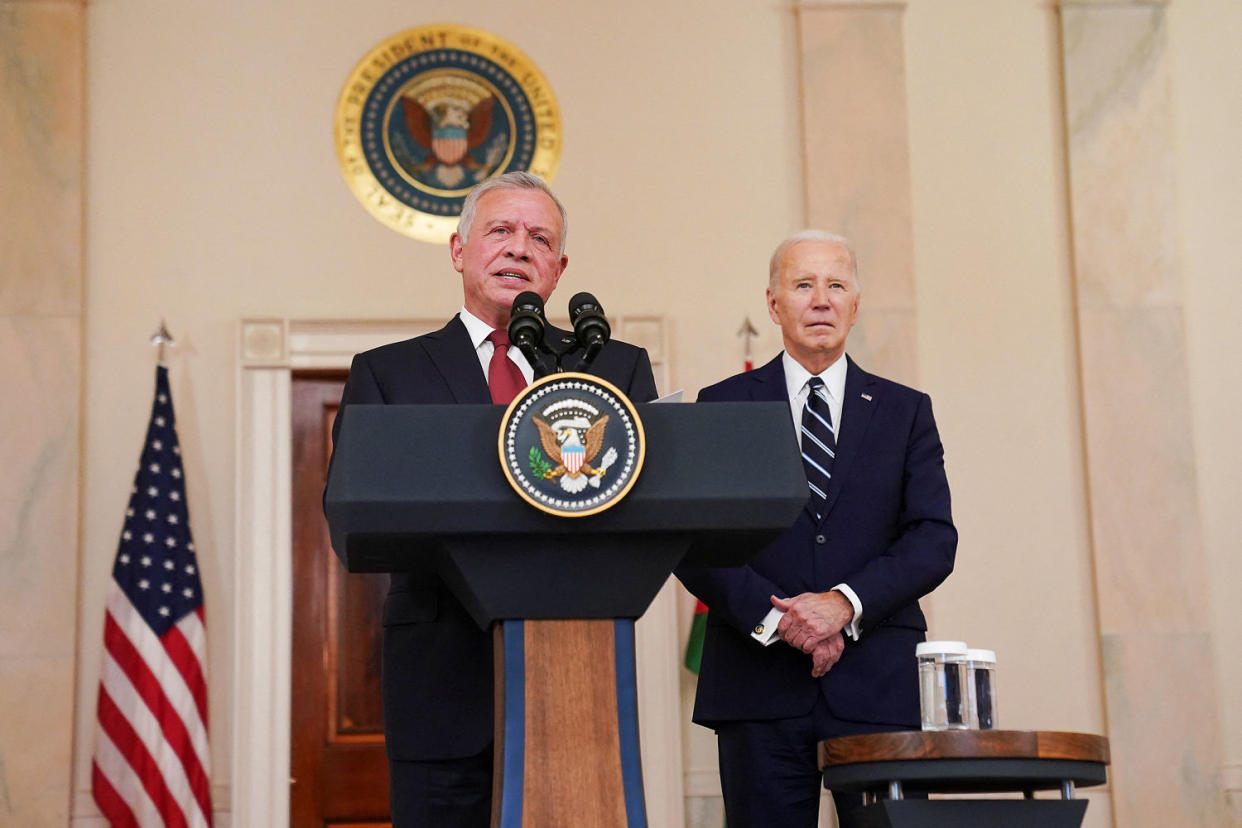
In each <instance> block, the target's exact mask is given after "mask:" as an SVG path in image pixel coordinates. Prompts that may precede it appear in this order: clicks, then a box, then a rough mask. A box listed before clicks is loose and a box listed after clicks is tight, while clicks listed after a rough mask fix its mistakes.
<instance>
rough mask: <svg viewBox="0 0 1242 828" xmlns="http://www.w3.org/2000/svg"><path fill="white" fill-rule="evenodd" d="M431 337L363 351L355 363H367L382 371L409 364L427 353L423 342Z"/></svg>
mask: <svg viewBox="0 0 1242 828" xmlns="http://www.w3.org/2000/svg"><path fill="white" fill-rule="evenodd" d="M429 335H430V334H424V335H423V336H416V337H413V338H411V339H403V340H401V341H400V342H389V343H388V344H387V345H380V346H378V347H376V348H371V349H369V350H366V351H362V352H361V353H359V354H356V355H355V356H354V361H355V362H363V363H367V364H369V365H371V366H373V367H378V368H381V369H382V368H384V367H387V366H390V365H405V364H408V363H409V362H410V360H411V359H417V358H418V356H421V355H422V354H423V353H424V352H425V349H424V348H423V342H422V340H424V339H425V338H426V337H427V336H429Z"/></svg>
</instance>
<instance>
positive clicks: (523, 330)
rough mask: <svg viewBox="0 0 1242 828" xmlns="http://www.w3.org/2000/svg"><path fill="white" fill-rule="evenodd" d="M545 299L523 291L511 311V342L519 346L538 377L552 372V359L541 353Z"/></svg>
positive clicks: (514, 301) (545, 323)
mask: <svg viewBox="0 0 1242 828" xmlns="http://www.w3.org/2000/svg"><path fill="white" fill-rule="evenodd" d="M546 325H547V322H546V321H545V320H544V318H543V297H541V296H540V295H539V294H538V293H535V292H534V291H533V290H527V291H523V292H522V293H519V294H518V295H517V298H515V299H514V300H513V307H512V308H511V309H510V311H509V342H510V343H512V344H513V345H515V346H517V348H518V350H519V351H521V352H522V355H523V356H524V357H526V361H527V362H529V363H530V364H531V367H532V368H534V369H535V376H536V377H543V376H547V375H548V374H550V373H551V372H552V365H550V364H549V363H550V359H549V358H548V356H547V355H546V354H544V355H541V354H540V353H539V351H540V350H541V349H542V348H543V330H544V327H545V326H546Z"/></svg>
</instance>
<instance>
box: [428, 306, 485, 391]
mask: <svg viewBox="0 0 1242 828" xmlns="http://www.w3.org/2000/svg"><path fill="white" fill-rule="evenodd" d="M423 341H424V343H425V347H426V349H427V356H428V357H429V358H430V359H431V362H432V364H433V365H435V367H436V371H438V372H439V374H440V376H441V377H443V378H444V382H445V383H446V384H447V385H448V387H449V391H450V393H452V395H453V402H455V403H483V404H490V403H491V401H492V395H491V393H490V392H489V391H488V390H487V377H485V376H483V368H482V366H480V365H479V357H478V354H477V352H476V351H475V349H474V344H473V343H472V342H471V341H470V334H469V333H467V332H466V326H465V325H464V324H462V321H461V319H460V318H459V317H456V316H454V317H453V318H452V320H450V321H449V323H448V324H447V325H445V326H444V327H443V328H441V329H440V330H438V331H436V332H435V333H431V334H428V335H427V336H426V337H424V340H423Z"/></svg>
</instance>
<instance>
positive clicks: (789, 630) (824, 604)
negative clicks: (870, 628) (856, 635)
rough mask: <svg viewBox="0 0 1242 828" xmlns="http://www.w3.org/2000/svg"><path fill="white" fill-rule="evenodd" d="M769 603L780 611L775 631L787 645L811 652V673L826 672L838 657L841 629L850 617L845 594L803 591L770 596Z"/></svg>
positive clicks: (842, 640) (850, 607)
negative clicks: (780, 614) (787, 596)
mask: <svg viewBox="0 0 1242 828" xmlns="http://www.w3.org/2000/svg"><path fill="white" fill-rule="evenodd" d="M771 601H772V606H774V607H776V608H777V609H778V610H781V611H782V612H784V613H785V614H784V616H782V617H781V621H780V623H779V624H778V625H777V627H776V632H777V634H778V635H779V636H780V638H781V640H782V641H784V642H785V643H786V644H788V645H789V646H791V647H796V648H798V649H799V650H801V651H802V652H804V653H808V654H809V655H810V656H811V675H812V676H813V677H815V678H819V677H820V676H822V675H824V674H825V673H827V672H828V671H829V670H831V669H832V667H833V665H834V664H836V663H837V661H839V660H840V658H841V653H842V652H844V650H845V638H844V636H842V634H841V630H842V629H844V628H845V625H846V624H848V623H850V619H852V618H853V617H854V607H853V605H852V604H850V601H849V599H848V598H846V597H845V596H844V595H842V594H841V593H840V592H838V591H836V590H832V591H830V592H804V593H802V594H801V595H795V596H794V597H792V598H778V597H776V596H775V595H773V596H771Z"/></svg>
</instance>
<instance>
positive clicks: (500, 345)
mask: <svg viewBox="0 0 1242 828" xmlns="http://www.w3.org/2000/svg"><path fill="white" fill-rule="evenodd" d="M487 341H488V342H490V343H492V345H494V346H495V350H494V351H492V361H491V362H489V363H488V364H487V387H488V389H489V390H490V391H491V392H492V402H494V403H500V404H501V405H508V404H509V403H511V402H513V398H514V397H516V396H517V395H518V392H520V391H521V390H522V389H523V388H525V387H526V377H524V376H522V369H520V368H518V367H517V365H516V364H514V362H513V360H511V359H509V334H508V332H506V331H492V332H491V333H490V334H488V335H487Z"/></svg>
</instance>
